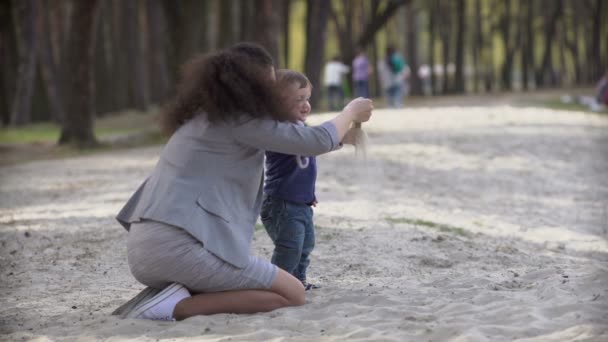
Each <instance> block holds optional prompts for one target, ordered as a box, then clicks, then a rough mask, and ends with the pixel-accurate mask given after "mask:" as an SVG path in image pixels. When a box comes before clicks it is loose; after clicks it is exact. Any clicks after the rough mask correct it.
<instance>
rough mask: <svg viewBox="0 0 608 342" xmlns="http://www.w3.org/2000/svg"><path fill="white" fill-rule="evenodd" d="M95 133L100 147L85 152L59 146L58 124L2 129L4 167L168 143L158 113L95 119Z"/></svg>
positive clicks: (0, 143)
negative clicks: (157, 121)
mask: <svg viewBox="0 0 608 342" xmlns="http://www.w3.org/2000/svg"><path fill="white" fill-rule="evenodd" d="M94 131H95V136H96V138H97V139H98V141H99V142H100V144H99V146H96V147H93V148H84V149H83V148H77V147H75V146H69V145H61V146H59V145H57V140H59V134H60V132H61V127H60V126H59V125H57V124H55V123H35V124H31V125H26V126H22V127H8V128H0V166H4V165H12V164H19V163H22V162H28V161H33V160H45V159H59V158H68V157H74V156H80V155H88V154H93V153H98V152H107V151H112V150H116V149H124V148H132V147H143V146H152V145H160V144H163V143H166V141H167V138H166V137H164V136H163V135H162V134H161V133H160V130H159V128H158V125H157V123H156V110H152V111H150V112H147V113H141V112H136V111H125V112H120V113H113V114H108V115H106V116H104V117H102V118H99V119H97V120H95V124H94Z"/></svg>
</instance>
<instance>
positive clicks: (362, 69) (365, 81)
mask: <svg viewBox="0 0 608 342" xmlns="http://www.w3.org/2000/svg"><path fill="white" fill-rule="evenodd" d="M371 73H372V67H371V65H370V64H369V60H368V59H367V56H366V55H365V50H363V49H360V50H359V52H358V53H357V57H355V59H354V60H353V81H354V82H355V97H365V98H369V76H370V74H371Z"/></svg>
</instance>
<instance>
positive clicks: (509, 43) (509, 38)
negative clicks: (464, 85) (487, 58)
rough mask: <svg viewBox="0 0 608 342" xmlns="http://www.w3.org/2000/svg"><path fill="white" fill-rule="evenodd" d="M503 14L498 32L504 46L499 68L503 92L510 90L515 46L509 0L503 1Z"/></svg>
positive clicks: (511, 87)
mask: <svg viewBox="0 0 608 342" xmlns="http://www.w3.org/2000/svg"><path fill="white" fill-rule="evenodd" d="M504 5H505V10H504V14H503V16H502V17H501V19H500V32H501V33H502V40H503V43H504V46H505V61H504V63H503V65H502V68H501V83H502V87H503V89H505V90H512V89H513V85H512V82H511V81H512V77H511V75H512V74H513V57H514V55H515V44H514V42H513V35H512V34H511V26H512V25H511V22H512V20H513V13H512V6H511V5H512V3H511V0H505V2H504Z"/></svg>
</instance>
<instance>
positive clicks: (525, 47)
mask: <svg viewBox="0 0 608 342" xmlns="http://www.w3.org/2000/svg"><path fill="white" fill-rule="evenodd" d="M520 4H521V6H522V9H521V12H522V15H521V17H522V18H525V19H522V22H521V26H523V27H525V29H526V34H525V37H524V38H523V42H522V50H521V70H522V81H521V82H522V84H521V85H522V88H523V90H528V89H529V88H530V84H529V83H530V70H533V69H534V56H533V54H534V46H533V45H532V41H533V37H532V36H533V27H532V20H533V18H534V17H533V13H534V7H533V6H534V4H533V3H532V2H529V1H527V0H522V1H521V2H520ZM524 4H525V5H524ZM524 8H525V9H526V15H525V16H524V15H523V9H524Z"/></svg>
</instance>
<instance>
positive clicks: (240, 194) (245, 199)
mask: <svg viewBox="0 0 608 342" xmlns="http://www.w3.org/2000/svg"><path fill="white" fill-rule="evenodd" d="M339 145H340V142H339V138H338V135H337V131H336V127H335V126H334V125H333V124H332V123H331V122H325V123H324V124H322V125H320V126H315V127H306V126H300V125H297V124H292V123H289V122H277V121H275V120H270V119H252V118H250V117H242V118H241V119H240V120H238V121H237V122H236V123H233V124H227V123H222V124H211V123H209V122H208V121H207V120H206V118H205V116H204V115H198V116H196V117H195V118H193V119H192V120H190V121H189V122H187V123H186V124H184V125H183V126H181V127H180V128H179V129H178V130H177V131H176V132H175V133H174V134H173V136H172V137H171V139H170V140H169V142H168V143H167V145H166V146H165V148H164V150H163V151H162V153H161V155H160V159H159V161H158V163H157V164H156V167H155V168H154V170H153V171H152V174H151V175H150V176H149V177H148V178H147V179H146V180H145V181H144V183H143V184H142V185H141V186H140V187H139V189H137V191H136V192H135V193H134V194H133V196H132V197H131V198H130V199H129V201H128V202H127V203H126V204H125V206H124V207H123V208H122V210H121V211H120V213H119V214H118V216H117V217H116V219H117V220H118V221H119V222H120V223H121V224H122V225H123V227H125V229H127V230H129V227H130V225H131V223H132V222H137V221H139V220H141V219H149V220H154V221H159V222H163V223H166V224H170V225H173V226H177V227H181V228H183V229H185V230H186V231H188V232H189V233H190V234H192V235H193V236H194V237H195V238H197V239H198V240H199V241H201V242H202V243H203V244H204V246H205V248H206V249H207V250H209V251H210V252H212V253H213V254H215V255H216V256H218V257H219V258H221V259H222V260H224V261H226V262H228V263H230V264H232V265H234V266H236V267H239V268H242V267H245V266H246V265H247V263H248V261H249V254H250V247H251V239H252V237H253V232H254V228H255V223H256V221H257V217H258V215H259V211H260V206H261V202H262V189H263V177H264V151H266V150H269V151H274V152H280V153H285V154H294V155H305V156H315V155H319V154H322V153H325V152H329V151H331V150H333V149H336V148H338V146H339Z"/></svg>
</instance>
